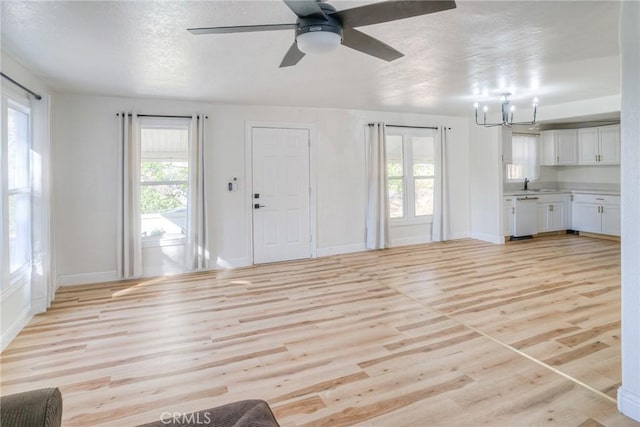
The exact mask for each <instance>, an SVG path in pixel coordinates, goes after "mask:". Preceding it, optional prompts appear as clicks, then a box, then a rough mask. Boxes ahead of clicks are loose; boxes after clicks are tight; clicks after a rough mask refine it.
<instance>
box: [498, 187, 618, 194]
mask: <svg viewBox="0 0 640 427" xmlns="http://www.w3.org/2000/svg"><path fill="white" fill-rule="evenodd" d="M541 194H603V195H607V196H619V195H620V192H619V191H611V190H570V189H567V188H545V189H541V190H538V189H533V190H509V191H505V192H504V195H505V196H531V195H541Z"/></svg>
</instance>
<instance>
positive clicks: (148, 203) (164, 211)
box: [140, 119, 189, 244]
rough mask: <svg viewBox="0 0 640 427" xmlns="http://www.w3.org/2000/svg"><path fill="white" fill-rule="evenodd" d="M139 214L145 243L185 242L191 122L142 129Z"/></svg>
mask: <svg viewBox="0 0 640 427" xmlns="http://www.w3.org/2000/svg"><path fill="white" fill-rule="evenodd" d="M140 148H141V149H140V151H141V154H140V214H141V227H140V230H141V233H142V238H143V241H144V242H145V243H147V244H148V243H152V242H161V241H172V243H175V240H176V239H179V240H184V237H185V235H186V227H187V202H188V194H189V161H188V159H189V122H188V121H184V120H174V119H171V120H153V121H145V122H143V123H142V125H141V128H140Z"/></svg>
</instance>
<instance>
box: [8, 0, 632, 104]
mask: <svg viewBox="0 0 640 427" xmlns="http://www.w3.org/2000/svg"><path fill="white" fill-rule="evenodd" d="M1 3H2V5H1V8H2V48H3V50H5V51H7V52H8V53H9V54H11V55H12V56H14V57H15V58H16V59H17V60H19V61H20V62H22V63H23V64H24V65H25V66H27V67H28V68H30V69H31V70H33V71H34V73H35V74H37V75H39V76H40V77H41V78H43V79H44V80H45V81H46V82H48V83H49V84H50V85H51V86H52V87H53V88H54V89H56V90H60V91H69V92H77V93H92V94H108V95H119V96H142V97H170V98H181V99H193V100H207V101H214V102H223V103H248V104H267V105H292V106H314V107H337V108H358V109H376V110H392V111H412V112H427V113H434V114H468V112H469V109H470V108H471V104H472V103H473V102H474V100H482V99H483V93H484V94H485V95H486V96H488V97H490V98H491V99H496V100H497V97H498V95H499V94H500V93H501V92H504V91H505V90H507V91H510V92H512V93H513V96H512V98H513V100H514V102H515V103H516V105H517V104H518V103H521V104H528V103H529V101H530V99H531V98H532V97H533V96H538V97H539V98H540V103H541V106H543V105H545V104H547V105H550V104H558V103H563V102H570V101H577V100H582V99H589V98H596V97H601V96H609V95H616V94H619V53H618V14H619V6H620V5H619V3H618V2H615V1H585V2H581V1H498V2H484V1H458V2H457V8H456V9H453V10H449V11H445V12H440V13H437V14H433V15H425V16H421V17H415V18H409V19H405V20H401V21H394V22H389V23H385V24H377V25H372V26H367V27H360V28H359V29H360V30H361V31H363V32H366V33H367V34H369V35H372V36H374V37H376V38H379V39H380V40H382V41H384V42H386V43H387V44H390V45H391V46H393V47H395V48H396V49H398V50H400V51H401V52H403V53H404V54H405V55H406V56H405V57H403V58H401V59H399V60H397V61H394V62H392V63H387V62H384V61H381V60H378V59H375V58H372V57H369V56H367V55H364V54H362V53H359V52H356V51H353V50H351V49H348V48H346V47H342V46H341V47H339V48H338V50H337V51H334V52H331V53H329V54H325V55H318V56H311V55H307V56H306V57H305V58H303V59H302V61H301V62H300V63H299V64H298V65H297V66H295V67H291V68H284V69H280V68H278V65H279V63H280V61H281V59H282V57H283V56H284V54H285V52H286V51H287V49H288V48H289V46H290V45H291V43H292V42H293V39H294V33H293V30H287V31H272V32H263V33H242V34H222V35H200V36H195V35H192V34H190V33H189V32H187V31H186V28H188V27H201V26H225V25H250V24H265V23H290V22H295V16H294V15H293V13H292V12H291V11H290V10H289V9H288V8H287V7H286V6H285V5H284V3H282V2H281V1H278V0H273V1H271V0H265V1H197V2H189V1H153V2H152V1H119V2H115V1H114V2H102V1H72V2H66V1H47V2H45V1H42V2H40V1H38V2H36V1H7V0H3V1H2V2H1ZM331 3H332V4H333V5H334V6H335V7H336V8H337V9H338V10H342V9H348V8H351V7H355V6H360V5H363V4H367V3H371V1H334V2H331Z"/></svg>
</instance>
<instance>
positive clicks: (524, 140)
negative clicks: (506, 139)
mask: <svg viewBox="0 0 640 427" xmlns="http://www.w3.org/2000/svg"><path fill="white" fill-rule="evenodd" d="M511 149H512V160H511V164H508V165H507V180H508V181H522V180H524V179H525V178H527V179H529V180H531V181H535V180H536V179H538V176H539V174H540V164H539V161H538V136H537V135H530V134H516V133H514V134H513V135H512V137H511Z"/></svg>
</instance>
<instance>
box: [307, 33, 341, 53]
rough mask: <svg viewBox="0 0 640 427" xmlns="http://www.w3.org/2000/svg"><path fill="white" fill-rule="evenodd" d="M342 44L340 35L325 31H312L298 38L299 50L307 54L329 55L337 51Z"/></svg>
mask: <svg viewBox="0 0 640 427" xmlns="http://www.w3.org/2000/svg"><path fill="white" fill-rule="evenodd" d="M341 42H342V36H341V35H340V34H339V33H335V32H333V31H325V30H322V29H321V30H316V31H313V30H310V31H307V32H305V33H302V34H298V37H296V43H297V44H298V49H300V51H301V52H303V53H306V54H316V53H328V52H331V51H333V50H335V49H336V48H337V47H338V46H339V45H340V43H341Z"/></svg>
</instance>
